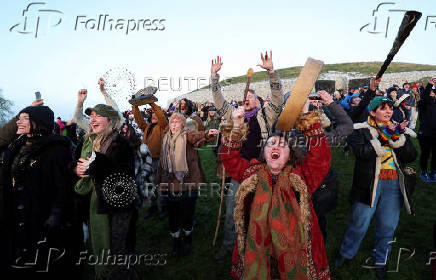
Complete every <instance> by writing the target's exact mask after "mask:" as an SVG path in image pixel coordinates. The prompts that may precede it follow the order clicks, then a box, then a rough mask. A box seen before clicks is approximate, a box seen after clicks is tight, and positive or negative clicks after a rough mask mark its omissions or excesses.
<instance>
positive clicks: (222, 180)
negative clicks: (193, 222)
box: [212, 164, 226, 246]
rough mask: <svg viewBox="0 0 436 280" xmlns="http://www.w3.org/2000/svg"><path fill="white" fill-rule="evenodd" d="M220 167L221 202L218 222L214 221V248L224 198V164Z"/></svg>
mask: <svg viewBox="0 0 436 280" xmlns="http://www.w3.org/2000/svg"><path fill="white" fill-rule="evenodd" d="M222 165H223V171H222V176H221V201H220V209H219V210H218V220H217V221H216V228H215V236H214V238H213V243H212V245H213V246H215V243H216V238H217V236H218V230H219V228H220V222H221V209H222V207H223V197H224V185H225V184H224V183H225V181H226V169H225V168H224V164H222Z"/></svg>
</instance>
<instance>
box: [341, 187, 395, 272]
mask: <svg viewBox="0 0 436 280" xmlns="http://www.w3.org/2000/svg"><path fill="white" fill-rule="evenodd" d="M402 205H403V195H402V194H401V191H400V185H399V182H398V180H380V181H379V183H378V186H377V194H376V197H375V201H374V207H372V208H371V207H370V206H369V205H366V204H363V203H360V202H354V203H353V206H352V208H353V213H352V215H351V219H350V224H349V225H348V228H347V230H346V232H345V237H344V241H343V242H342V245H341V249H340V251H339V252H340V254H341V255H342V256H343V257H345V258H347V259H352V258H353V257H354V256H355V255H356V253H357V250H358V249H359V246H360V243H361V242H362V240H363V238H364V237H365V234H366V231H367V230H368V226H369V223H370V222H371V218H372V216H373V215H374V213H375V216H376V217H375V218H376V225H375V240H374V241H375V242H374V243H375V244H374V250H373V257H374V259H375V261H376V264H379V265H384V264H386V262H387V259H388V256H389V252H390V250H391V247H392V246H391V241H392V239H393V237H394V232H395V229H396V228H397V225H398V220H399V218H400V210H401V207H402Z"/></svg>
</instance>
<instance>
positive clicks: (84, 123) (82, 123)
mask: <svg viewBox="0 0 436 280" xmlns="http://www.w3.org/2000/svg"><path fill="white" fill-rule="evenodd" d="M87 96H88V91H87V90H86V89H81V90H79V92H78V93H77V105H76V110H75V111H74V114H73V122H75V123H77V126H78V127H80V128H81V129H83V130H85V131H88V130H89V120H88V119H86V118H85V117H84V116H83V103H84V102H85V99H86V97H87Z"/></svg>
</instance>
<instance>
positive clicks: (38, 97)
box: [35, 91, 41, 100]
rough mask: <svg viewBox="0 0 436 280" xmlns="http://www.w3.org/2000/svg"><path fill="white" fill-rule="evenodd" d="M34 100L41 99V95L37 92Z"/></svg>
mask: <svg viewBox="0 0 436 280" xmlns="http://www.w3.org/2000/svg"><path fill="white" fill-rule="evenodd" d="M35 99H36V100H38V99H41V93H40V92H39V91H37V92H35Z"/></svg>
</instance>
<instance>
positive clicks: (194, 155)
mask: <svg viewBox="0 0 436 280" xmlns="http://www.w3.org/2000/svg"><path fill="white" fill-rule="evenodd" d="M168 133H170V132H168ZM186 133H187V134H186V142H187V143H186V162H187V164H188V169H189V174H188V176H187V177H185V180H184V185H183V188H182V186H181V185H180V182H179V180H177V179H176V178H175V177H173V178H166V177H164V176H162V166H161V163H159V187H160V190H161V191H171V192H180V191H184V190H188V188H189V189H191V190H196V189H198V184H199V183H203V182H204V172H203V168H202V166H201V162H200V157H199V156H198V151H197V148H198V147H200V146H202V145H203V144H204V143H206V142H207V141H210V140H212V139H213V138H214V137H210V136H208V133H209V131H190V130H187V131H186Z"/></svg>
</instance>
